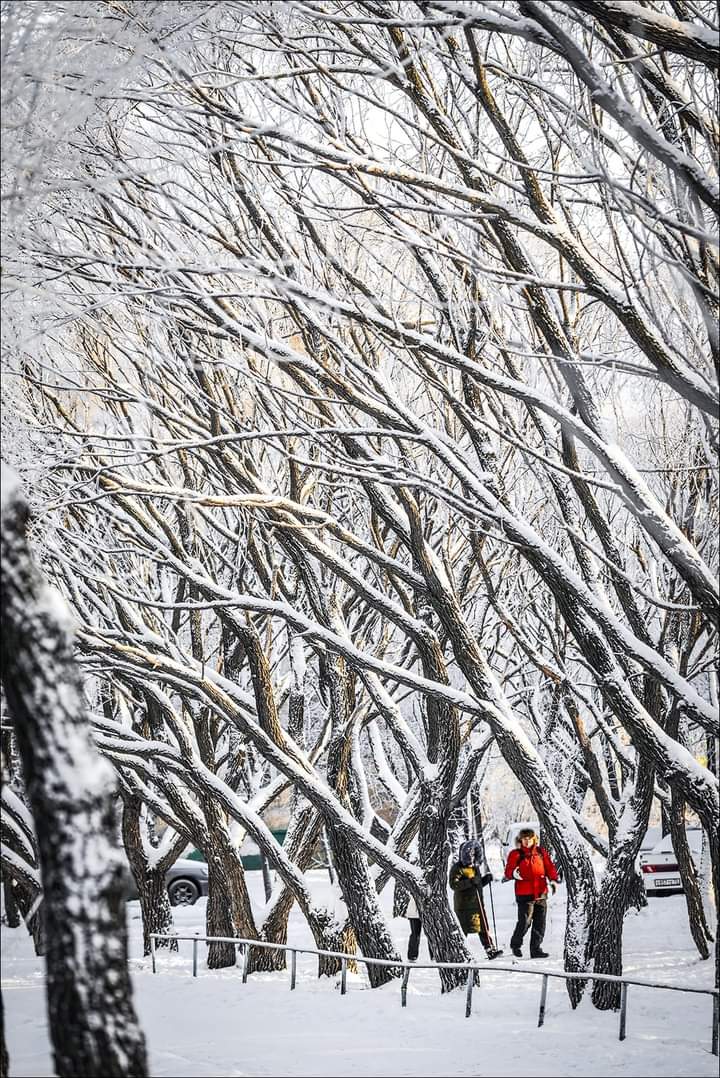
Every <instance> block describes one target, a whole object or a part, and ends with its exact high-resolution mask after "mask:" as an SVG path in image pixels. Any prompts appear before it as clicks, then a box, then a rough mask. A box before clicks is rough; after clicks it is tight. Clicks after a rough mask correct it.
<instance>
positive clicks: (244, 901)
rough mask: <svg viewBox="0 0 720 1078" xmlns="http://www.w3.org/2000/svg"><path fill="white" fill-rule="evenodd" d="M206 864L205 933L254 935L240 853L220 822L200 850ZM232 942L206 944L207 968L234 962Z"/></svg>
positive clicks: (238, 935) (249, 937)
mask: <svg viewBox="0 0 720 1078" xmlns="http://www.w3.org/2000/svg"><path fill="white" fill-rule="evenodd" d="M203 852H204V853H205V859H206V860H207V865H208V901H207V908H206V912H205V925H206V931H207V934H208V936H235V937H241V938H244V939H257V938H258V932H257V928H256V927H255V919H254V917H253V913H252V906H251V904H250V896H249V895H248V892H247V885H246V883H245V872H244V870H243V866H242V861H241V860H240V854H239V853H238V852H237V850H236V849H235V848H234V847H233V846H232V845H231V844H230V840H229V836H228V834H227V830H226V829H225V827H224V825H223V826H222V827H220V828H219V829H218V830H216V831H215V832H214V833H209V835H208V845H207V847H206V849H205V850H204V851H203ZM236 959H237V954H236V948H235V944H233V943H210V944H208V969H224V968H225V967H226V966H234V965H235V962H236Z"/></svg>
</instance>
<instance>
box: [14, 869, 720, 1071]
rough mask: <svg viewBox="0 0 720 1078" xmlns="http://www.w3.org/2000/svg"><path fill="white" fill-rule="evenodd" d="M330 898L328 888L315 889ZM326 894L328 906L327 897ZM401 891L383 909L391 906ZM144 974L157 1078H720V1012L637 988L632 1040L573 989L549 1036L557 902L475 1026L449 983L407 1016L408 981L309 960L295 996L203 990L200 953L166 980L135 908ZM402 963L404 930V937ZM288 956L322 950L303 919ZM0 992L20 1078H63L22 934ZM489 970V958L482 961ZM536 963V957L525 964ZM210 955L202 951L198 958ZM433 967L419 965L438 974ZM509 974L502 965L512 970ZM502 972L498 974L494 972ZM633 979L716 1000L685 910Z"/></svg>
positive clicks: (657, 919) (232, 979)
mask: <svg viewBox="0 0 720 1078" xmlns="http://www.w3.org/2000/svg"><path fill="white" fill-rule="evenodd" d="M314 876H315V877H316V881H317V886H318V887H321V888H322V887H324V880H325V878H326V877H325V875H324V874H323V873H322V872H318V873H315V874H314ZM248 879H249V884H250V889H251V894H252V895H253V898H254V899H255V900H257V901H258V904H259V903H260V902H261V901H262V897H261V888H262V881H261V876H260V873H259V872H253V873H249V874H248ZM328 893H329V890H328ZM390 898H391V895H390V892H389V890H388V891H387V894H383V901H384V902H389V901H390ZM493 898H494V906H495V915H496V918H497V927H498V937H499V942H500V945H501V946H504V947H505V948H507V945H508V939H509V936H510V932H511V931H512V926H513V924H514V910H515V907H514V901H513V896H512V888H511V886H510V885H505V886H501V885H499V884H497V883H496V884H495V885H494V886H493ZM204 913H205V900H202V901H201V902H199V903H198V904H197V905H195V906H192V907H185V908H181V909H178V910H175V914H176V928H177V930H178V932H187V931H194V930H195V929H199V930H200V931H204ZM128 914H129V925H130V931H131V965H132V973H133V981H134V984H135V992H136V1004H137V1007H138V1010H139V1014H140V1017H141V1021H142V1024H143V1027H144V1029H145V1032H146V1034H147V1038H148V1044H149V1049H150V1060H151V1073H152V1074H153V1075H155V1076H156V1078H160V1076H164V1078H186V1076H188V1078H189V1076H193V1078H206V1076H211V1075H212V1076H215V1075H217V1076H228V1078H229V1076H243V1078H244V1076H253V1078H259V1076H271V1078H281V1076H283V1078H284V1076H290V1075H292V1076H297V1078H300V1076H313V1078H324V1076H326V1075H327V1076H330V1075H336V1076H361V1075H362V1076H368V1078H369V1076H373V1078H390V1076H392V1078H399V1076H405V1075H407V1076H412V1078H431V1076H432V1078H442V1076H448V1075H451V1076H453V1078H465V1076H471V1075H472V1076H483V1075H485V1076H490V1078H492V1076H495V1078H501V1076H505V1075H508V1076H509V1075H512V1076H513V1078H515V1076H517V1075H524V1074H532V1075H533V1078H541V1076H544V1075H549V1076H555V1078H561V1076H582V1078H591V1076H601V1078H611V1076H614V1075H622V1076H624V1078H630V1076H633V1075H638V1076H639V1075H654V1074H661V1075H673V1076H677V1078H701V1076H704V1075H716V1074H717V1060H716V1059H715V1058H714V1057H713V1056H712V1055H711V1052H710V1046H711V1022H712V1001H711V998H710V997H709V996H701V995H691V994H689V993H679V992H668V991H659V990H653V989H647V988H638V987H631V988H630V990H629V994H628V1021H627V1039H626V1040H625V1041H623V1042H620V1041H619V1040H618V1015H617V1013H601V1012H598V1011H596V1010H595V1009H594V1008H593V1007H592V1006H591V1004H590V1003H589V1001H587V1000H584V1001H583V1003H582V1004H581V1005H580V1007H579V1008H578V1009H577V1011H575V1012H574V1013H573V1012H572V1011H571V1009H570V1006H569V1003H568V1000H567V995H566V992H565V989H564V986H563V984H562V983H561V982H560V981H555V980H551V981H550V990H549V993H548V1000H547V1011H546V1018H545V1025H544V1026H543V1028H542V1029H538V1028H537V1014H538V1004H539V998H540V987H541V978H540V977H535V976H528V975H525V974H521V973H520V972H518V971H519V970H520V969H523V968H524V969H537V968H538V966H539V965H542V967H543V968H548V969H556V970H557V969H560V968H561V964H560V961H559V957H558V956H559V955H560V954H561V952H562V934H563V927H564V920H565V911H564V889H563V888H560V891H559V893H558V896H557V897H556V898H555V899H554V900H553V905H552V909H551V917H550V925H549V931H548V933H547V936H546V939H545V947H546V950H548V951H550V953H551V956H552V957H551V958H550V959H548V960H547V961H546V962H544V963H537V962H531V961H530V960H529V959H527V960H525V961H524V962H523V963H519V964H517V966H516V967H515V968H514V969H513V970H511V971H508V972H501V971H499V970H498V969H497V966H498V962H496V963H492V965H490V964H488V966H487V970H488V972H487V974H486V975H485V974H484V975H483V977H482V983H481V986H480V987H479V988H477V989H475V993H474V1000H473V1014H472V1016H471V1017H470V1018H469V1019H466V1018H465V1016H464V1015H465V996H464V992H463V991H457V992H452V993H450V994H449V995H447V996H441V995H440V994H439V988H438V981H437V974H436V973H434V972H433V971H430V970H421V969H417V970H414V971H413V973H412V975H411V978H410V984H409V988H408V1002H407V1007H406V1008H405V1009H403V1008H402V1007H401V1006H400V984H399V981H398V982H395V983H393V984H390V985H386V986H385V987H384V988H382V989H378V990H375V991H372V990H370V989H368V988H367V982H366V980H365V978H364V976H363V975H362V974H357V975H354V974H349V975H348V993H347V995H345V996H341V995H340V991H339V983H335V982H328V981H323V982H319V981H318V980H317V979H316V977H315V974H314V965H313V962H312V960H311V959H310V958H307V957H305V958H302V957H301V958H299V960H298V983H297V989H296V990H295V991H294V992H290V991H289V983H290V982H289V974H288V973H279V974H265V975H260V976H258V975H255V976H252V977H250V979H249V980H248V983H247V984H245V985H243V984H242V983H241V971H240V969H239V967H238V968H237V969H231V970H223V971H219V972H218V971H209V970H207V969H206V968H205V966H204V961H203V962H201V964H200V970H199V976H198V978H197V979H196V980H194V979H193V978H192V976H191V969H192V967H191V951H192V945H191V943H189V942H187V943H183V944H181V945H180V946H181V949H180V953H179V955H176V956H170V955H165V954H163V953H162V952H160V954H159V959H158V974H157V975H156V976H153V974H152V972H151V968H150V962H149V960H146V959H143V958H142V957H141V946H140V939H141V936H140V920H139V907H138V905H137V903H130V904H129V905H128ZM392 926H393V928H394V931H395V933H396V938H397V940H398V945H399V946H400V947H401V953H402V954H403V955H404V954H405V948H406V943H407V922H405V921H403V920H396V921H393V922H392ZM289 942H290V943H297V944H298V945H300V946H302V945H303V944H305V945H308V946H312V942H311V939H310V935H309V933H308V931H307V929H306V928H305V926H304V923H303V921H302V919H301V917H300V916H299V915H298V913H297V911H296V910H294V911H293V914H292V916H291V922H290V939H289ZM2 944H3V947H2V974H3V980H2V990H3V1000H4V1004H5V1028H6V1036H7V1040H8V1046H9V1051H10V1074H11V1076H13V1078H30V1076H32V1078H45V1076H49V1075H52V1074H53V1069H52V1064H51V1060H50V1049H49V1045H48V1038H47V1029H46V1021H45V1003H44V991H43V974H42V965H41V962H40V961H39V960H38V959H36V958H35V957H34V955H33V951H32V946H31V944H30V941H29V937H28V936H27V933H26V932H25V930H24V928H20V929H16V930H9V929H7V928H5V927H3V929H2ZM476 950H477V953H478V957H479V956H480V953H481V949H480V947H479V945H478V947H477V949H476ZM526 950H527V948H526ZM201 953H202V948H201ZM427 960H428V958H427V950H426V948H425V947H424V946H423V947H422V948H421V951H420V962H423V961H427ZM499 961H500V962H503V964H505V959H504V958H503V959H500V960H499ZM491 971H492V972H491ZM625 974H626V975H627V976H635V977H638V978H639V979H648V980H657V981H667V982H670V983H672V984H683V985H688V986H693V987H702V988H709V987H711V984H712V963H711V962H701V961H700V960H699V958H698V957H697V952H696V951H695V950H694V948H693V945H692V941H691V938H690V934H689V931H688V928H687V919H686V917H685V912H684V900H683V898H682V896H678V897H675V896H670V897H663V898H660V899H653V900H651V902H650V906H649V908H648V909H646V910H643V911H642V912H641V913H640V914H631V915H630V916H629V919H628V923H627V932H626V949H625Z"/></svg>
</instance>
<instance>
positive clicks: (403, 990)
mask: <svg viewBox="0 0 720 1078" xmlns="http://www.w3.org/2000/svg"><path fill="white" fill-rule="evenodd" d="M409 980H410V967H409V966H405V968H404V969H403V975H402V984H401V985H400V1002H401V1004H402V1006H403V1007H407V986H408V981H409Z"/></svg>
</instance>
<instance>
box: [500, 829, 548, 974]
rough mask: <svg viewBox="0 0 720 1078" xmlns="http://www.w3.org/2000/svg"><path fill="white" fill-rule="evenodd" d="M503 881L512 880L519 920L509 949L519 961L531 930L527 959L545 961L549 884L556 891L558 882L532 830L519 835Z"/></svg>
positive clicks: (546, 854) (542, 847) (523, 830)
mask: <svg viewBox="0 0 720 1078" xmlns="http://www.w3.org/2000/svg"><path fill="white" fill-rule="evenodd" d="M505 879H506V880H514V881H515V901H516V902H517V907H518V919H517V924H516V925H515V930H514V932H513V934H512V938H511V940H510V948H511V950H512V953H513V954H514V955H515V957H516V958H522V941H523V939H524V937H525V933H526V932H527V930H528V928H529V929H530V957H531V958H547V957H548V953H547V951H543V949H542V941H543V936H544V935H545V922H546V919H547V896H548V884H549V885H550V887H551V888H552V891H553V893H554V892H555V885H556V884H557V883H558V882H559V879H558V873H557V869H556V868H555V865H554V864H553V863H552V861H551V860H550V854H549V853H548V852H547V850H546V849H545V847H544V846H539V845H538V837H537V835H536V834H535V832H534V831H533V830H532V828H529V827H525V828H523V829H522V831H520V832H519V834H518V837H517V840H516V844H515V849H514V850H511V851H510V853H509V854H508V859H507V864H506V866H505Z"/></svg>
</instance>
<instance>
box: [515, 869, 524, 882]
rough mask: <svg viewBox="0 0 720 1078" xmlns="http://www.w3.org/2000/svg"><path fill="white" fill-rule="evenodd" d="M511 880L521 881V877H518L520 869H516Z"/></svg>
mask: <svg viewBox="0 0 720 1078" xmlns="http://www.w3.org/2000/svg"><path fill="white" fill-rule="evenodd" d="M513 879H514V880H521V879H522V876H521V875H520V869H519V868H516V869H515V871H514V872H513Z"/></svg>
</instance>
